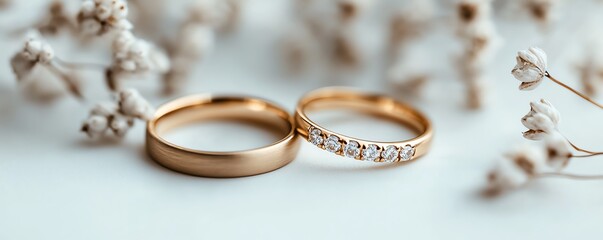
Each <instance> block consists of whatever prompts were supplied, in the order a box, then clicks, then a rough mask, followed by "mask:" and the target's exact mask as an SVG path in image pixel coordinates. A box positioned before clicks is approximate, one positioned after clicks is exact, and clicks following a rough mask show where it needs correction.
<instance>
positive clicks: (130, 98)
mask: <svg viewBox="0 0 603 240" xmlns="http://www.w3.org/2000/svg"><path fill="white" fill-rule="evenodd" d="M117 101H118V104H119V111H120V112H121V113H122V114H123V115H126V116H129V117H133V118H140V119H143V120H150V119H151V118H152V117H153V114H155V109H154V108H153V107H152V106H151V104H149V102H147V100H146V99H144V98H143V97H142V96H141V95H140V93H139V92H138V91H137V90H135V89H124V90H121V91H119V93H118V96H117Z"/></svg>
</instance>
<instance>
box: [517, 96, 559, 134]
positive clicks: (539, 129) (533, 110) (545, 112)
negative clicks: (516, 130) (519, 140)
mask: <svg viewBox="0 0 603 240" xmlns="http://www.w3.org/2000/svg"><path fill="white" fill-rule="evenodd" d="M559 121H560V114H559V111H557V109H556V108H555V107H554V106H553V105H552V104H551V103H549V102H547V101H546V100H544V99H540V101H539V102H531V103H530V111H529V112H528V113H527V114H526V115H525V116H524V117H522V118H521V123H522V124H523V125H524V126H525V127H527V128H528V129H529V130H528V131H526V132H524V133H523V136H524V137H525V138H527V139H530V140H540V139H542V138H543V137H544V136H545V135H546V134H549V133H553V132H556V131H557V126H558V124H559Z"/></svg>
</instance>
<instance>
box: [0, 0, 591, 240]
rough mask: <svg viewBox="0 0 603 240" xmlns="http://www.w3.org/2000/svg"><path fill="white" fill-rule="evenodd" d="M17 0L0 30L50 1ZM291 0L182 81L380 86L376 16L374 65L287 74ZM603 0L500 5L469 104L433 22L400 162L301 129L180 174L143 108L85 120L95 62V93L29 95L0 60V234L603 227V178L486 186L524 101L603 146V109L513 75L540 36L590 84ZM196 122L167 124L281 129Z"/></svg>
mask: <svg viewBox="0 0 603 240" xmlns="http://www.w3.org/2000/svg"><path fill="white" fill-rule="evenodd" d="M19 2H20V3H19V4H18V5H17V6H16V8H15V9H12V10H9V11H8V12H2V13H0V26H1V27H0V29H2V30H1V31H2V32H5V31H7V29H10V28H13V27H15V25H21V24H23V25H25V22H26V21H28V19H33V17H35V15H36V14H38V12H39V11H41V10H42V6H43V5H42V4H40V3H39V2H41V1H27V3H26V2H25V1H19ZM284 2H285V1H257V0H249V1H247V5H246V6H245V8H246V9H245V13H244V16H243V24H242V25H241V27H240V29H239V31H238V32H236V33H235V34H233V35H232V36H229V37H225V38H223V39H219V40H218V41H217V48H216V49H215V51H214V52H213V53H212V55H211V56H209V57H208V58H207V59H206V60H205V61H204V62H203V63H200V64H199V65H198V68H197V69H196V70H195V73H194V74H195V75H194V77H193V80H192V81H191V83H190V85H188V87H187V88H186V90H185V92H183V93H180V94H178V95H186V94H191V93H202V92H212V93H216V92H220V93H225V92H226V93H241V94H251V95H257V96H262V97H265V98H268V99H271V100H273V101H276V102H278V103H281V104H282V105H284V106H286V107H287V108H288V109H289V110H293V109H294V107H295V104H296V101H297V99H298V98H299V97H300V96H301V95H302V94H303V93H304V92H306V91H309V90H312V89H315V88H318V87H320V86H328V85H351V86H358V87H361V88H366V89H369V90H372V91H381V92H384V91H385V89H386V87H385V85H384V84H383V81H382V80H380V78H379V73H378V70H377V69H379V68H380V65H379V59H380V58H379V56H380V53H379V51H380V50H379V46H380V45H379V43H380V41H381V40H382V39H381V38H380V37H376V36H379V33H380V31H381V30H378V28H377V27H373V28H370V27H369V28H367V29H375V30H374V32H373V33H372V34H371V32H370V30H367V31H369V32H367V33H365V34H362V38H360V39H359V40H360V42H361V43H362V46H363V49H364V51H365V53H366V54H367V56H368V57H367V58H366V59H365V60H366V63H368V65H367V67H366V68H365V69H364V70H363V71H361V72H360V73H359V74H355V75H353V76H352V77H350V78H349V79H347V80H346V81H340V82H336V83H333V82H330V81H328V80H326V79H325V76H324V75H320V74H307V75H306V76H302V77H291V76H288V75H286V74H284V73H283V71H282V70H280V69H282V68H283V66H282V65H281V64H280V59H279V55H278V54H279V52H278V50H279V48H278V47H279V45H278V44H279V43H280V42H279V40H280V37H281V36H282V34H283V30H284V29H285V28H286V27H288V26H289V25H288V24H287V21H281V20H280V19H287V18H286V16H287V14H288V13H289V10H287V6H286V4H285V3H284ZM601 7H602V6H601V5H597V4H595V3H582V2H581V3H576V4H575V5H570V4H566V5H564V9H565V10H564V12H562V13H560V14H561V15H560V17H561V18H562V19H570V20H571V21H570V20H567V21H565V23H564V22H560V23H558V25H555V26H558V27H554V28H553V29H554V31H551V32H550V33H549V35H543V34H542V33H540V32H538V31H536V27H535V26H534V23H532V22H530V21H528V20H525V19H524V20H513V18H509V17H504V16H499V17H498V18H499V20H498V21H497V26H498V27H499V31H500V34H501V36H502V37H503V38H504V45H503V46H502V48H501V49H500V52H499V54H498V55H497V56H496V58H495V60H494V61H493V64H492V66H491V67H490V68H489V70H488V76H489V77H488V79H487V80H488V84H489V87H488V88H489V89H488V90H489V93H488V104H487V106H486V107H485V108H484V109H483V110H481V111H470V110H467V109H465V108H464V107H463V100H464V95H463V94H464V88H463V85H462V82H461V81H459V80H458V79H457V75H456V74H455V72H454V71H453V68H452V67H451V65H452V64H451V63H452V59H453V53H454V52H455V48H454V47H455V43H454V42H455V39H454V38H453V37H452V33H451V32H450V31H446V29H447V28H449V27H450V26H448V25H446V26H444V25H441V26H437V27H436V31H437V32H438V33H434V34H431V35H429V36H428V37H427V39H425V40H424V43H422V44H419V45H424V46H425V45H426V46H437V47H433V48H432V49H431V50H432V51H431V53H430V55H429V59H430V61H432V62H433V64H434V66H435V67H434V68H435V70H434V71H437V74H436V78H435V79H432V81H431V82H430V83H429V84H428V85H427V91H426V92H425V95H424V97H423V98H422V99H420V100H416V101H413V102H412V103H413V104H414V105H415V106H416V107H417V108H419V109H421V110H422V111H424V112H425V113H426V114H427V115H428V116H429V117H430V118H431V119H432V120H433V123H434V125H435V140H434V143H433V148H432V151H431V152H430V153H429V154H428V155H427V156H426V157H424V158H422V159H420V160H419V161H416V162H414V163H412V164H408V165H404V166H389V167H383V166H382V165H379V164H372V163H366V162H361V161H352V160H349V159H345V158H342V157H337V156H333V155H332V154H330V153H327V152H324V151H320V150H318V149H316V148H315V147H314V146H312V145H311V144H309V143H307V142H305V141H304V142H302V143H301V144H302V148H301V151H300V153H299V156H298V158H297V159H296V160H295V161H293V162H292V163H291V164H289V165H288V166H286V167H284V168H282V169H279V170H277V171H274V172H271V173H268V174H264V175H259V176H254V177H246V178H236V179H210V178H199V177H192V176H187V175H183V174H179V173H175V172H172V171H170V170H167V169H165V168H163V167H161V166H159V165H158V164H156V163H154V162H153V161H152V160H151V159H150V158H149V157H148V156H147V155H146V154H145V152H144V124H143V123H141V122H137V124H136V126H135V128H134V129H132V130H131V132H130V133H129V134H128V136H127V137H126V138H125V139H124V141H123V142H121V143H119V144H106V143H100V144H99V143H95V142H94V141H90V140H88V139H87V138H86V136H85V135H84V134H82V133H80V132H78V129H79V127H80V123H81V121H82V120H83V119H85V118H86V116H87V112H88V109H89V108H90V106H92V105H93V103H94V102H96V101H99V100H103V99H108V94H107V92H106V90H105V87H104V86H103V83H102V77H101V76H100V74H98V73H95V72H94V71H91V72H87V75H86V76H89V77H87V78H86V79H85V80H86V82H87V83H86V84H87V85H86V86H87V87H86V89H85V95H86V96H87V98H88V100H87V101H86V102H84V103H83V104H82V103H80V102H77V101H76V100H74V99H72V98H70V97H66V98H63V99H61V100H59V101H57V102H54V103H47V104H36V103H32V102H31V101H28V100H27V99H26V98H25V97H23V95H22V93H21V92H20V90H19V89H18V87H17V86H16V84H15V81H14V77H13V75H12V73H11V71H10V68H9V67H8V61H5V64H1V65H0V239H247V238H250V239H402V238H407V239H510V238H524V239H570V238H571V239H594V238H598V236H600V235H601V234H603V230H602V229H603V228H601V220H602V216H603V191H601V188H602V187H603V181H572V180H563V179H542V180H537V181H535V182H533V183H532V184H529V185H528V186H526V187H525V188H522V189H520V190H518V191H515V192H513V193H510V194H507V195H505V196H502V197H500V198H497V199H490V200H488V199H483V198H481V197H480V196H479V194H478V192H479V189H480V188H481V187H482V186H483V185H484V184H485V174H486V172H487V170H488V168H489V167H490V166H491V165H492V162H493V161H494V160H495V159H496V158H497V157H498V156H500V155H501V154H502V153H503V152H504V151H506V150H508V149H509V148H511V147H513V146H515V145H517V144H521V143H525V142H527V141H528V140H524V139H523V138H522V137H521V131H523V130H524V127H523V126H522V125H521V123H520V121H519V119H520V118H521V117H522V116H523V115H524V114H525V113H527V111H528V110H529V106H528V102H529V101H534V100H538V99H539V98H541V97H544V98H546V99H548V100H549V101H551V102H552V103H553V104H554V105H555V106H557V108H558V109H559V110H560V111H561V114H562V122H561V126H560V128H561V129H562V131H563V133H565V134H566V135H567V136H568V137H569V138H570V139H572V140H573V141H575V142H576V143H577V144H579V145H581V146H583V147H585V148H590V149H594V150H603V145H601V144H600V143H601V139H602V138H601V137H602V134H601V133H603V125H601V123H602V121H601V119H603V112H601V111H599V110H597V109H596V108H595V107H593V106H590V105H588V104H587V103H586V102H584V101H583V100H581V99H579V98H578V97H576V96H574V95H572V94H570V93H569V92H567V91H565V90H563V89H561V88H559V87H557V86H554V85H553V84H551V83H550V82H545V83H543V84H542V86H540V87H539V88H538V89H537V90H535V91H532V92H520V91H518V90H517V86H518V84H519V82H518V81H516V80H515V79H513V77H512V76H511V74H510V70H511V68H512V67H513V66H514V64H515V62H514V61H515V60H514V55H515V53H516V51H517V50H519V49H524V48H527V47H530V46H532V45H540V46H542V47H543V48H544V49H545V51H547V52H549V53H550V71H551V72H553V73H555V75H557V76H558V78H559V79H562V80H564V81H565V82H567V83H569V84H570V85H572V86H579V85H578V84H579V82H578V76H577V74H576V71H575V70H574V68H573V67H572V66H573V65H572V64H573V63H575V62H574V60H575V58H574V57H575V55H576V53H578V50H581V46H583V45H581V44H583V42H582V41H581V39H582V38H583V37H584V32H585V31H584V30H581V31H579V30H578V29H576V28H578V27H577V25H572V24H570V23H572V22H573V23H575V22H581V21H582V19H584V21H587V20H589V19H590V18H592V16H590V15H589V14H587V13H589V11H590V14H594V13H595V12H597V11H599V12H600V8H601ZM588 8H591V9H593V10H587V9H588ZM582 10H584V11H582ZM172 12H175V11H172ZM175 14H177V11H176V13H175ZM17 19H18V20H17ZM9 20H10V21H9ZM373 24H376V23H373ZM373 26H378V25H373ZM596 30H597V31H600V30H601V29H596ZM51 43H53V45H54V46H55V48H56V49H55V50H56V52H57V55H59V56H64V58H68V59H83V60H87V61H99V62H105V63H106V62H108V61H109V60H108V57H107V56H108V53H105V54H104V55H102V54H100V56H101V57H98V56H99V54H98V53H99V52H102V50H99V49H102V47H98V48H99V49H97V50H89V49H88V48H83V49H82V50H78V47H77V46H76V47H73V45H70V44H69V43H68V41H67V40H65V39H58V40H57V39H51ZM449 43H450V44H449ZM20 44H21V40H20V39H19V38H17V39H15V38H8V37H5V36H3V37H2V38H1V39H0V46H2V51H0V58H1V59H8V58H9V57H10V56H11V55H12V54H13V53H14V52H16V51H17V50H18V49H19V46H20ZM77 51H83V52H91V53H90V54H88V53H85V54H82V53H79V54H76V53H75V52H77ZM94 56H97V57H94ZM99 59H100V60H99ZM128 85H130V86H136V87H138V88H139V89H140V91H141V92H142V94H143V95H145V96H147V97H148V98H149V100H150V101H151V102H152V103H153V104H155V105H158V104H160V103H162V102H165V101H167V100H169V99H170V98H163V97H160V96H159V95H158V94H157V89H158V86H159V84H158V83H157V81H156V80H154V79H147V80H139V81H133V82H130V83H128ZM174 97H176V96H174ZM333 124H334V125H335V126H337V129H338V130H340V131H343V132H345V131H348V132H351V131H353V130H356V131H361V132H360V133H359V134H377V135H379V134H381V135H382V136H384V137H392V138H395V137H398V136H402V135H399V133H400V131H397V129H396V128H395V127H394V126H392V125H387V124H384V125H382V126H381V125H380V126H375V125H376V124H375V122H374V121H372V120H370V119H365V118H357V119H354V120H353V121H352V122H345V123H344V124H342V125H337V124H336V123H333ZM359 125H360V126H359ZM225 126H230V127H232V128H228V127H225ZM371 127H374V128H375V129H376V130H375V131H372V130H371V129H370V128H371ZM352 129H353V130H352ZM359 129H360V130H359ZM193 130H194V131H193ZM191 132H193V133H195V132H199V134H198V135H197V134H191ZM191 132H177V133H174V135H173V136H172V137H173V138H174V139H176V141H183V142H189V143H190V144H193V145H194V144H200V145H202V146H206V145H207V144H212V143H213V144H214V145H216V144H232V146H235V147H246V146H255V145H257V144H258V143H261V142H266V141H268V139H270V136H269V135H261V134H260V135H256V134H258V131H254V130H252V129H249V128H246V127H243V126H231V125H221V124H219V123H215V124H214V125H211V127H207V126H205V127H195V128H192V130H191ZM201 132H202V133H203V134H201ZM388 133H389V134H390V135H387V134H388ZM218 134H220V135H222V137H220V136H218ZM241 134H242V136H238V135H241ZM224 136H237V139H233V140H232V141H229V140H228V139H225V138H224ZM256 140H257V141H258V142H257V143H255V142H251V143H250V141H256ZM225 148H229V147H225ZM567 171H569V172H574V173H582V174H598V173H603V159H601V158H593V159H581V160H575V161H573V162H572V163H571V164H570V166H569V167H568V168H567Z"/></svg>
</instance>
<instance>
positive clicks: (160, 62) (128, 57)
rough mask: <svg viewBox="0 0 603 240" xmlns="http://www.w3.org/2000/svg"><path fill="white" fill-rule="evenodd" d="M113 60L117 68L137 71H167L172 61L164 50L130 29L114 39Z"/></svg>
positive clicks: (132, 71)
mask: <svg viewBox="0 0 603 240" xmlns="http://www.w3.org/2000/svg"><path fill="white" fill-rule="evenodd" d="M113 60H114V63H113V64H114V67H115V68H117V70H118V71H119V70H121V71H125V72H130V73H136V72H145V71H155V72H160V73H165V72H166V71H167V70H168V69H169V67H170V61H169V59H168V57H167V56H166V55H165V53H164V52H163V51H161V50H160V49H158V48H157V47H156V46H154V45H153V44H151V43H150V42H147V41H145V40H143V39H139V38H136V37H135V36H134V35H133V34H132V32H130V31H122V32H120V33H119V35H118V36H117V37H116V38H115V40H114V41H113Z"/></svg>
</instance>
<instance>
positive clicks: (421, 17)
mask: <svg viewBox="0 0 603 240" xmlns="http://www.w3.org/2000/svg"><path fill="white" fill-rule="evenodd" d="M409 5H410V6H408V7H406V8H403V9H400V10H398V11H396V12H395V13H394V14H393V16H392V17H391V19H390V20H389V37H388V40H387V44H386V46H387V47H386V52H387V55H388V56H387V61H388V62H389V63H392V62H394V61H395V60H396V58H397V57H398V56H399V54H398V53H399V51H400V49H402V48H404V45H406V44H407V43H408V42H409V41H410V40H412V39H416V38H418V37H420V36H422V35H423V34H424V33H425V32H426V30H427V29H428V27H429V25H430V24H431V21H432V18H433V6H432V2H431V1H430V0H429V1H428V0H418V1H417V0H415V1H411V3H410V4H409Z"/></svg>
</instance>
